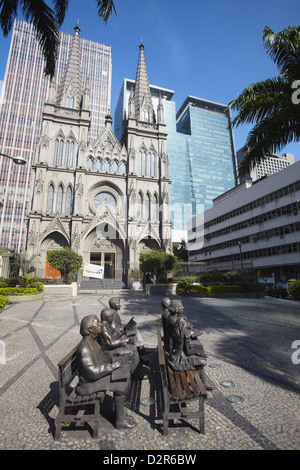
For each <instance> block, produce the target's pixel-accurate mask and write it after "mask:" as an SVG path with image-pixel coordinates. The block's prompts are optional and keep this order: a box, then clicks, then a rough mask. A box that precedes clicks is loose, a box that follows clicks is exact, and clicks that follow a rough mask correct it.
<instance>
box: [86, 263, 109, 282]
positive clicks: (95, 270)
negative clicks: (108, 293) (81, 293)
mask: <svg viewBox="0 0 300 470" xmlns="http://www.w3.org/2000/svg"><path fill="white" fill-rule="evenodd" d="M103 273H104V266H99V265H98V264H89V263H85V265H84V268H83V273H82V275H83V276H86V277H96V278H97V279H103Z"/></svg>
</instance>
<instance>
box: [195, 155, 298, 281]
mask: <svg viewBox="0 0 300 470" xmlns="http://www.w3.org/2000/svg"><path fill="white" fill-rule="evenodd" d="M213 203H214V205H213V207H212V208H211V209H208V210H207V211H205V212H204V213H203V214H199V215H198V216H197V217H195V218H193V219H191V220H190V221H189V235H188V236H189V243H188V250H189V261H190V262H191V266H192V271H193V272H200V271H206V270H213V269H219V270H226V271H227V270H240V269H243V270H245V269H251V270H252V269H253V270H255V272H256V273H257V275H258V277H261V278H266V279H274V281H276V282H277V281H279V280H281V281H285V280H287V279H290V278H300V162H296V163H294V164H293V165H290V166H288V167H287V168H285V169H283V170H282V171H280V172H278V173H275V174H274V175H271V176H267V177H263V178H261V179H259V180H257V181H254V182H252V181H245V182H243V183H241V184H239V185H238V186H236V187H235V188H233V189H231V190H230V191H227V192H226V193H224V194H222V195H221V196H219V197H218V198H216V199H214V201H213Z"/></svg>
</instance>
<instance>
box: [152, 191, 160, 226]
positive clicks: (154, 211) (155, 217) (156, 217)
mask: <svg viewBox="0 0 300 470" xmlns="http://www.w3.org/2000/svg"><path fill="white" fill-rule="evenodd" d="M151 216H152V220H153V222H158V220H159V206H158V197H157V196H156V194H154V196H153V198H152V214H151Z"/></svg>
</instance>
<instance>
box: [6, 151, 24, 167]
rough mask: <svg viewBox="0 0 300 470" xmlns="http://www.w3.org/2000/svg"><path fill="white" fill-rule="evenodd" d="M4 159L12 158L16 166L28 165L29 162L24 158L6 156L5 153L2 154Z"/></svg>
mask: <svg viewBox="0 0 300 470" xmlns="http://www.w3.org/2000/svg"><path fill="white" fill-rule="evenodd" d="M0 155H1V156H2V157H7V158H10V159H11V160H12V161H13V162H14V163H15V164H16V165H26V163H27V160H25V158H23V157H11V156H10V155H6V154H5V153H0Z"/></svg>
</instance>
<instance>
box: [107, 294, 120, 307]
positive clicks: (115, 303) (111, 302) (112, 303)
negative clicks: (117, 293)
mask: <svg viewBox="0 0 300 470" xmlns="http://www.w3.org/2000/svg"><path fill="white" fill-rule="evenodd" d="M108 303H109V306H110V308H114V309H115V310H120V308H121V300H120V298H119V297H112V298H111V299H109V301H108Z"/></svg>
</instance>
